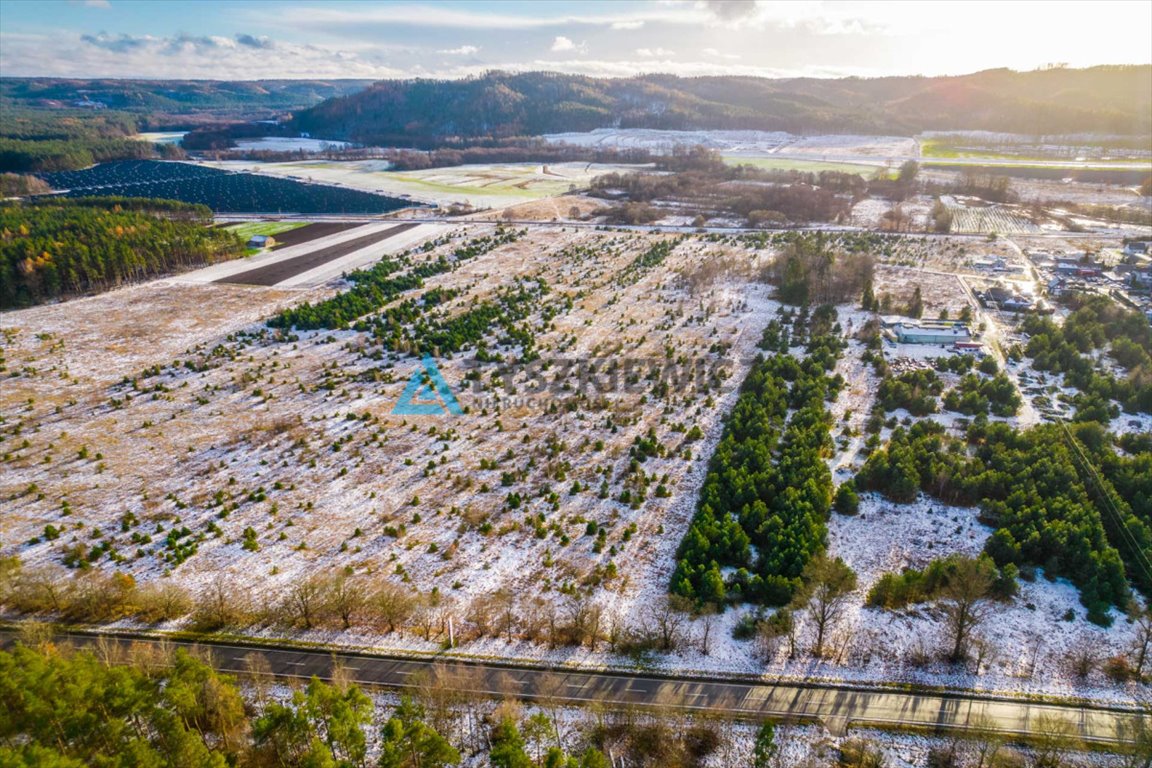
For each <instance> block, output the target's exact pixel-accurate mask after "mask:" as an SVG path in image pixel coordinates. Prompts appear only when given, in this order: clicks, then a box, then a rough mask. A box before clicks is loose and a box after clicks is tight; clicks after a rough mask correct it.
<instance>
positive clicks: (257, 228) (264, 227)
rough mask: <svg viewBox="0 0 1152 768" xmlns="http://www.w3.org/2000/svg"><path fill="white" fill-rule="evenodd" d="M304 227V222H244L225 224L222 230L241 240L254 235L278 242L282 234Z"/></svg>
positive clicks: (306, 223) (306, 224)
mask: <svg viewBox="0 0 1152 768" xmlns="http://www.w3.org/2000/svg"><path fill="white" fill-rule="evenodd" d="M306 226H308V222H306V221H246V222H244V223H242V224H227V225H225V226H224V227H223V228H224V229H227V230H228V231H229V232H234V233H236V236H237V237H239V238H240V239H241V240H244V241H248V240H249V239H250V238H252V237H253V236H255V235H270V236H272V237H273V238H274V239H277V240H278V239H279V238H280V236H281V235H282V234H283V235H286V234H288V233H289V232H292V231H294V230H297V229H300V228H302V227H306Z"/></svg>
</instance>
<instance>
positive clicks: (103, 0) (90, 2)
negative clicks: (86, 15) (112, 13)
mask: <svg viewBox="0 0 1152 768" xmlns="http://www.w3.org/2000/svg"><path fill="white" fill-rule="evenodd" d="M84 5H86V6H87V7H89V8H111V7H112V3H110V2H108V0H84Z"/></svg>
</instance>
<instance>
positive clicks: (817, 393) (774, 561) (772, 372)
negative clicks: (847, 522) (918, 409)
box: [670, 306, 843, 606]
mask: <svg viewBox="0 0 1152 768" xmlns="http://www.w3.org/2000/svg"><path fill="white" fill-rule="evenodd" d="M835 316H836V312H835V309H834V308H833V307H831V306H823V307H821V308H819V309H817V310H816V311H815V312H814V313H813V316H812V318H811V330H810V334H811V336H810V339H809V342H808V345H807V352H808V355H807V357H806V358H804V359H803V360H798V359H796V358H795V357H793V356H792V355H789V354H785V353H779V354H775V355H772V356H771V357H767V358H764V357H761V358H759V359H757V361H756V363H755V364H754V365H753V367H752V370H751V371H750V372H749V373H748V376H747V378H745V380H744V383H743V384H742V386H741V391H740V396H739V398H738V399H737V401H736V405H735V406H734V407H733V409H732V412H731V413H730V414H729V416H728V418H727V420H726V421H725V424H724V434H723V436H722V437H721V439H720V443H719V445H717V447H716V452H715V453H714V454H713V456H712V459H711V462H710V464H709V468H708V474H707V476H706V477H705V480H704V484H703V487H702V488H701V490H700V498H699V502H698V508H697V512H696V515H695V517H694V518H693V520H692V524H691V526H690V527H689V529H688V532H687V533H686V534H685V536H684V539H683V541H682V542H681V543H680V548H679V551H678V552H677V556H676V557H677V563H676V569H675V571H674V572H673V575H672V580H671V584H670V590H671V591H672V593H673V594H676V595H680V596H682V597H685V598H688V599H691V600H694V601H696V602H697V603H700V604H712V605H714V606H723V605H725V604H727V603H730V602H740V601H750V602H756V603H762V604H767V605H784V604H787V603H788V602H789V601H790V600H791V599H792V598H793V596H794V595H795V593H796V591H797V590H798V589H799V587H800V586H801V576H802V574H803V572H804V569H805V566H806V565H807V564H808V562H809V561H810V560H811V559H812V558H813V557H814V556H815V555H817V554H818V553H820V552H821V551H822V550H823V549H824V546H825V539H826V537H827V525H826V522H825V521H826V519H827V516H828V513H829V510H830V508H831V504H832V476H831V473H830V472H829V470H828V465H827V463H826V462H825V458H826V457H827V456H828V455H829V454H830V452H831V449H832V441H831V437H830V431H831V428H832V417H831V415H830V414H829V412H828V409H827V407H826V404H827V402H829V401H831V400H834V399H835V397H836V394H837V392H838V390H839V387H840V385H841V384H842V382H841V381H840V380H839V378H838V377H833V376H832V375H831V371H832V370H833V368H834V367H835V365H836V360H837V357H838V356H839V353H840V351H841V349H842V347H843V341H842V339H841V338H840V336H839V326H836V325H834V323H835ZM798 317H800V318H802V320H801V322H800V326H801V327H800V328H799V330H800V336H799V338H801V339H802V338H803V332H804V328H803V326H805V325H807V323H805V322H803V321H804V320H806V319H807V318H806V310H801V314H800V315H799V316H798ZM790 319H791V318H790V317H786V320H790ZM792 340H793V343H795V342H796V340H797V334H796V332H795V331H794V332H793V334H792ZM765 342H766V344H767V345H768V346H774V344H773V339H765ZM777 343H778V340H777ZM789 414H791V415H789ZM753 550H755V553H756V555H755V556H753ZM722 569H735V571H734V572H733V573H732V574H731V575H730V576H729V577H728V578H727V579H726V578H725V577H724V575H723V574H722Z"/></svg>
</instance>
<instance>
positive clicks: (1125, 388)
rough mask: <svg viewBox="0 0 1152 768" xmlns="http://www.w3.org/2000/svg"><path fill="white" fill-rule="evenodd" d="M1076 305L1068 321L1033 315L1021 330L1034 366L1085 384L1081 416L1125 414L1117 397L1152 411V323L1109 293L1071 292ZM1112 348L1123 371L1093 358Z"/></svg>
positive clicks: (1079, 399)
mask: <svg viewBox="0 0 1152 768" xmlns="http://www.w3.org/2000/svg"><path fill="white" fill-rule="evenodd" d="M1067 301H1068V302H1071V303H1072V306H1073V307H1074V309H1073V312H1072V313H1071V314H1070V315H1069V316H1068V317H1067V319H1066V320H1065V321H1064V324H1063V325H1062V326H1060V325H1056V323H1054V322H1053V321H1052V319H1051V318H1048V317H1043V316H1040V315H1029V316H1028V317H1026V318H1025V319H1024V322H1023V324H1022V325H1021V330H1022V331H1023V332H1024V333H1026V334H1028V335H1029V339H1028V343H1027V345H1026V346H1025V348H1024V352H1025V354H1027V355H1028V357H1030V358H1032V367H1034V368H1036V369H1037V370H1041V371H1050V372H1052V373H1062V374H1064V381H1065V383H1067V384H1069V385H1071V386H1073V387H1075V388H1076V389H1078V390H1079V392H1078V393H1077V395H1076V396H1075V399H1074V402H1075V404H1076V409H1077V410H1076V418H1077V419H1078V420H1080V421H1099V422H1101V423H1103V424H1107V423H1108V422H1109V421H1110V420H1111V419H1113V418H1115V417H1116V416H1117V415H1119V414H1118V413H1117V412H1116V409H1115V406H1114V405H1113V404H1112V401H1117V402H1119V403H1120V404H1121V405H1122V406H1123V408H1124V409H1125V410H1127V411H1133V412H1136V411H1139V412H1142V413H1152V327H1150V326H1149V324H1148V321H1147V319H1146V318H1145V317H1144V316H1143V315H1142V314H1141V313H1140V312H1135V311H1132V310H1129V309H1126V308H1124V307H1122V306H1120V305H1119V304H1117V303H1116V302H1114V301H1112V300H1111V299H1109V298H1107V297H1104V296H1087V297H1079V296H1075V295H1072V296H1069V298H1068V299H1067ZM1105 350H1106V351H1107V354H1108V356H1109V357H1110V358H1111V359H1112V360H1113V361H1115V363H1116V365H1117V366H1119V367H1120V368H1122V369H1123V371H1124V372H1123V373H1120V372H1114V373H1113V372H1108V371H1106V370H1101V369H1100V365H1099V363H1097V362H1096V360H1094V359H1093V357H1094V355H1096V354H1097V353H1098V352H1100V351H1105Z"/></svg>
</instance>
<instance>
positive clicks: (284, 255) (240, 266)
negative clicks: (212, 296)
mask: <svg viewBox="0 0 1152 768" xmlns="http://www.w3.org/2000/svg"><path fill="white" fill-rule="evenodd" d="M394 226H396V222H391V221H390V222H380V223H377V224H370V225H364V226H362V227H357V228H355V229H346V230H343V231H342V232H336V233H335V234H331V235H327V236H325V237H322V238H317V239H315V240H311V241H308V242H305V243H300V244H299V245H291V246H288V247H287V248H284V249H282V250H278V251H263V252H261V253H258V254H256V255H254V256H250V257H248V258H244V259H236V260H234V261H229V262H224V263H221V264H213V265H212V266H211V267H206V268H205V269H200V270H197V271H195V272H186V273H185V274H183V275H180V276H178V277H176V278H174V279H175V280H179V281H181V282H189V283H212V282H217V281H219V280H221V279H222V278H225V277H231V276H232V275H238V274H240V273H241V272H248V271H250V270H252V269H255V268H257V267H262V266H266V265H268V264H275V263H277V262H280V261H286V260H288V259H292V258H295V257H297V256H302V255H304V254H308V253H312V252H313V251H316V250H319V249H321V248H328V247H330V246H334V245H338V244H342V243H347V242H349V241H351V240H354V239H357V238H359V237H363V236H365V235H367V234H368V233H370V232H381V231H383V230H386V229H389V228H391V227H394Z"/></svg>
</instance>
